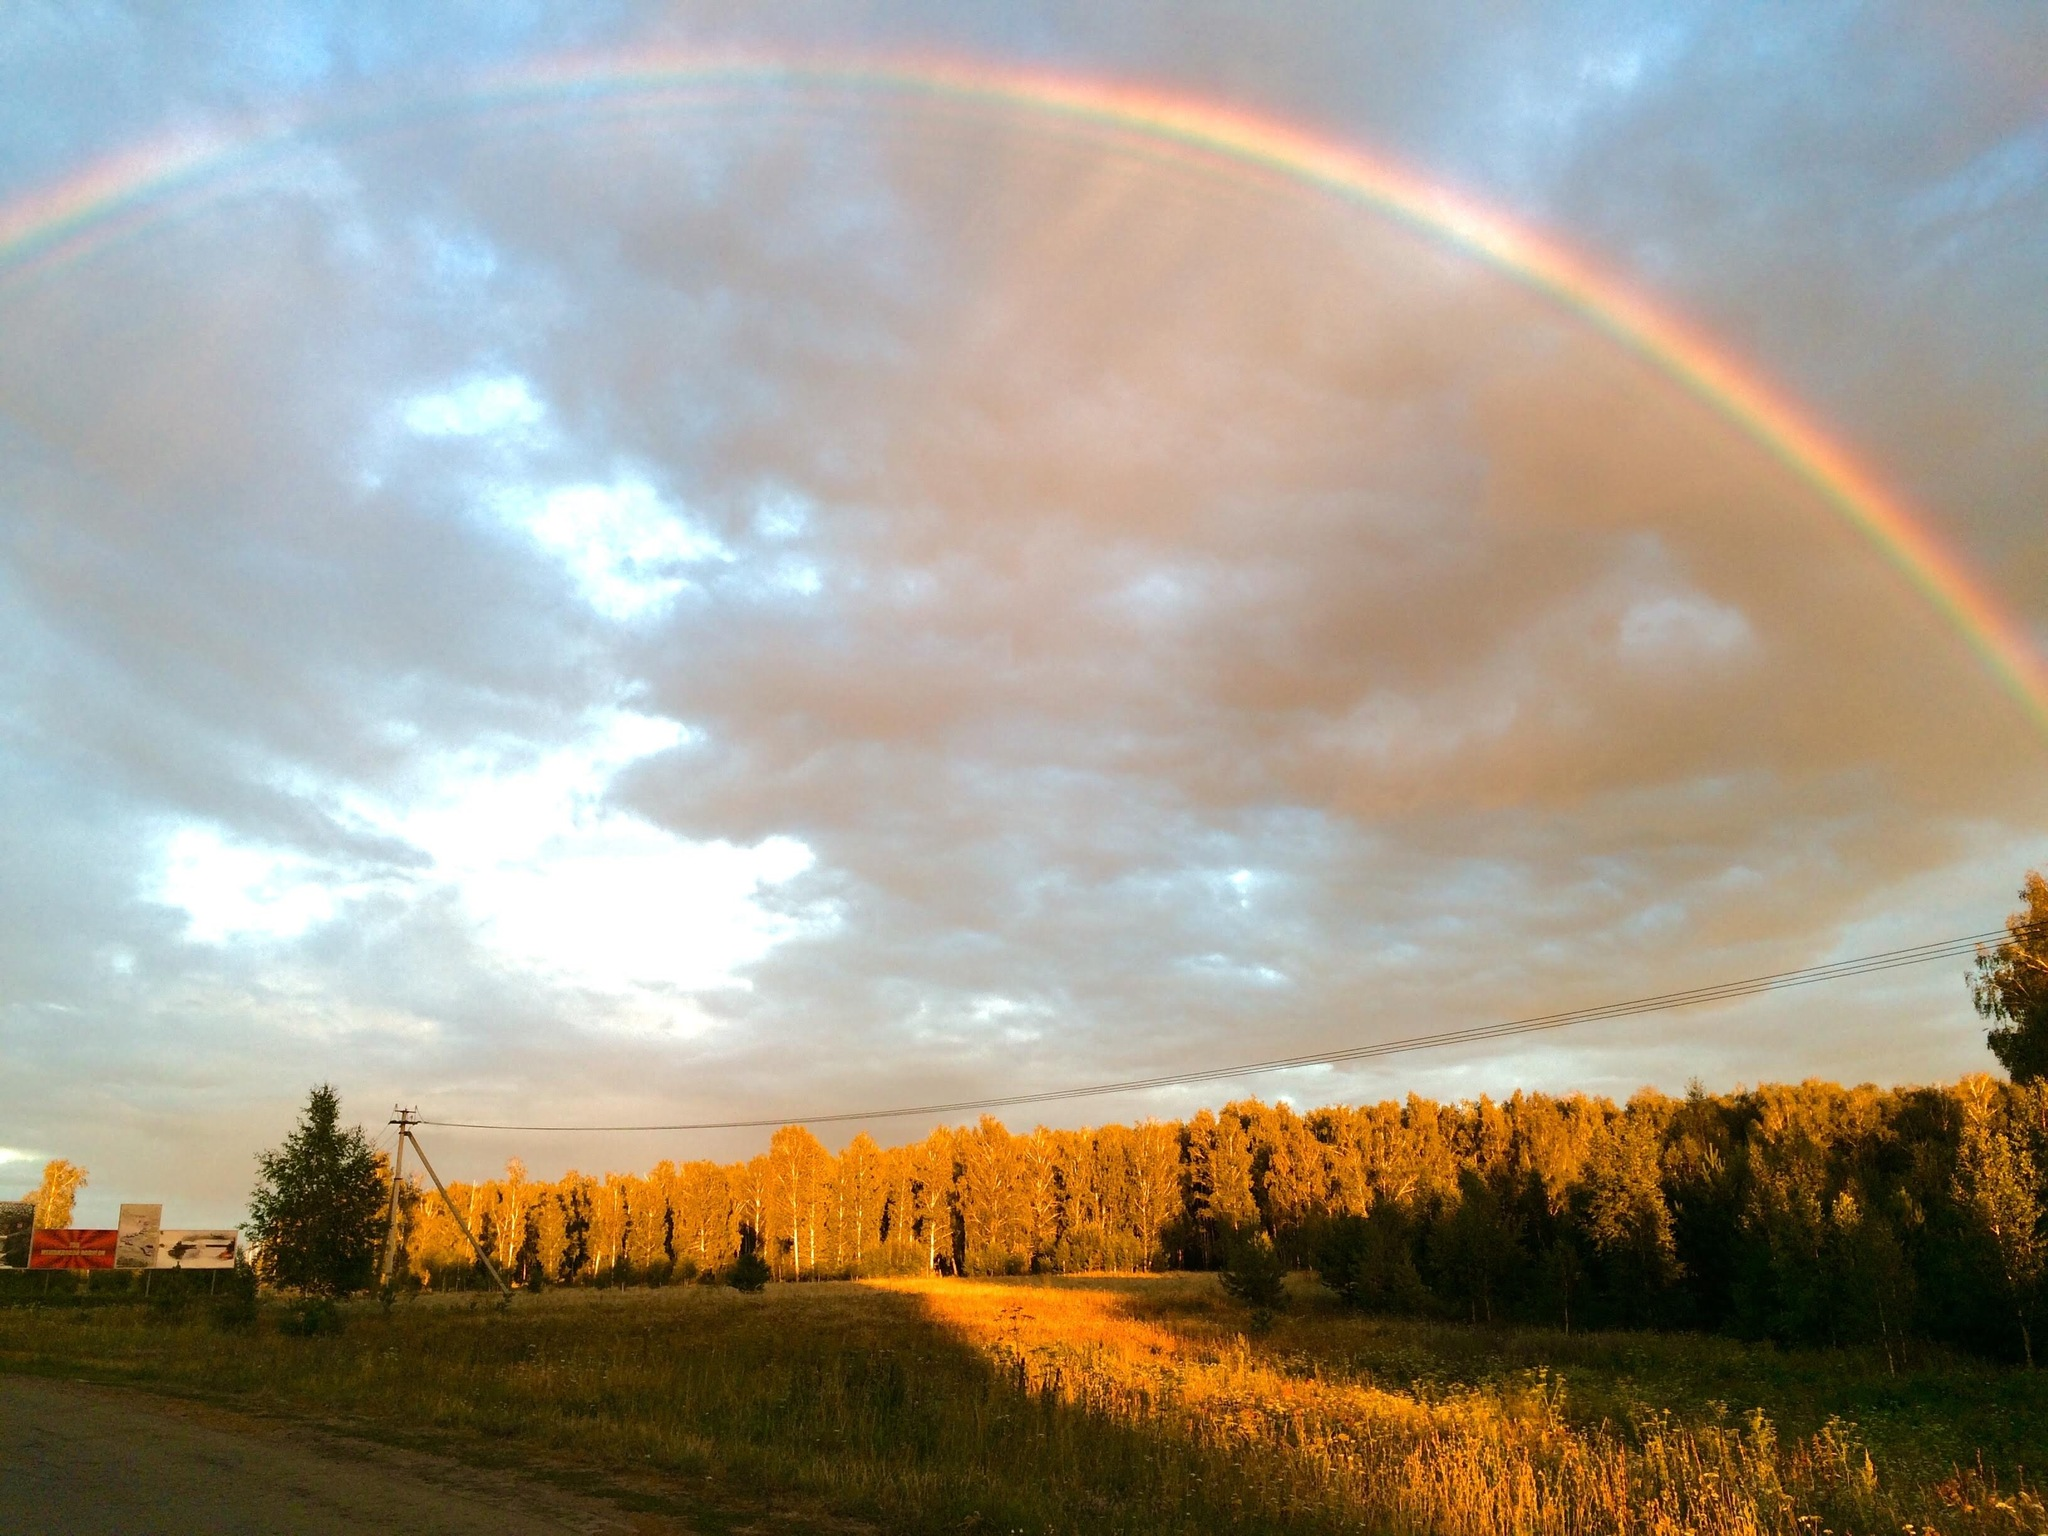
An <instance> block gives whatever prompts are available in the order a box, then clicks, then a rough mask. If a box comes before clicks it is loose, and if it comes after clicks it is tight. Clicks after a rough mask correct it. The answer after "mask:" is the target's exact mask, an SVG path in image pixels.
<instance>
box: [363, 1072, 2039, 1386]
mask: <svg viewBox="0 0 2048 1536" xmlns="http://www.w3.org/2000/svg"><path fill="white" fill-rule="evenodd" d="M2044 1169H2048V1087H2044V1086H2042V1085H2038V1084H2022V1085H2014V1084H2010V1083H2004V1082H1999V1081H1996V1080H1994V1079H1992V1078H1989V1077H1972V1078H1967V1079H1965V1080H1963V1081H1962V1082H1959V1083H1956V1084H1952V1085H1949V1086H1945V1087H1925V1088H1901V1089H1878V1088H1874V1087H1869V1086H1864V1087H1858V1088H1842V1087H1838V1086H1835V1085H1833V1084H1829V1083H1819V1082H1806V1083H1801V1084H1796V1085H1769V1086H1764V1087H1759V1088H1755V1089H1749V1090H1745V1091H1742V1092H1738V1093H1731V1094H1718V1095H1715V1094H1707V1093H1703V1092H1699V1091H1694V1092H1692V1093H1689V1094H1687V1095H1686V1096H1685V1097H1683V1098H1672V1097H1668V1096H1665V1095H1662V1094H1658V1093H1654V1092H1649V1091H1645V1092H1642V1093H1639V1094H1637V1095H1636V1096H1635V1097H1634V1098H1632V1099H1630V1100H1629V1101H1628V1102H1627V1103H1626V1104H1619V1105H1618V1104H1615V1103H1613V1102H1612V1101H1610V1100H1607V1099H1603V1098H1595V1097H1590V1096H1587V1095H1583V1094H1573V1095H1567V1096H1561V1097H1560V1096H1552V1095H1547V1094H1526V1093H1517V1094H1515V1095H1514V1096H1512V1097H1511V1098H1509V1099H1507V1100H1505V1101H1503V1102H1495V1101H1493V1100H1491V1099H1488V1098H1480V1099H1478V1100H1475V1101H1472V1102H1469V1103H1462V1104H1439V1103H1435V1102H1432V1101H1431V1100H1428V1099H1423V1098H1419V1097H1416V1096H1412V1095H1411V1096H1410V1097H1409V1098H1407V1099H1406V1100H1404V1101H1400V1102H1393V1101H1389V1102H1386V1103H1381V1104H1375V1105H1366V1106H1359V1107H1352V1106H1345V1105H1333V1106H1330V1107H1327V1108H1323V1109H1316V1110H1311V1111H1308V1112H1306V1113H1298V1112H1296V1111H1295V1110H1294V1109H1292V1108H1290V1107H1289V1106H1287V1105H1285V1104H1265V1103H1261V1102H1259V1101H1257V1100H1245V1101H1240V1102H1237V1103H1233V1104H1229V1105H1226V1106H1225V1107H1224V1108H1223V1109H1222V1110H1221V1111H1220V1112H1216V1113H1211V1112H1209V1111H1206V1110H1205V1111H1203V1112H1202V1113H1200V1114H1198V1115H1196V1116H1194V1117H1193V1118H1192V1119H1190V1120H1187V1121H1184V1122H1159V1121H1147V1122H1144V1123H1142V1124H1138V1125H1132V1126H1122V1125H1110V1126H1102V1127H1098V1128H1095V1129H1089V1130H1051V1129H1047V1128H1045V1127H1043V1126H1041V1127H1039V1128H1037V1129H1035V1130H1032V1131H1030V1132H1028V1133H1025V1134H1015V1133H1013V1132H1011V1131H1010V1130H1009V1129H1007V1128H1006V1127H1005V1126H1004V1125H1003V1124H1002V1123H1001V1122H1000V1121H998V1120H996V1119H994V1118H993V1117H988V1116H984V1117H983V1118H982V1119H981V1120H980V1122H979V1123H978V1124H975V1125H973V1126H969V1127H960V1128H940V1129H937V1130H934V1131H933V1132H931V1133H930V1134H929V1135H928V1136H926V1137H924V1138H923V1139H921V1140H919V1141H915V1142H911V1143H909V1144H907V1145H902V1146H895V1147H882V1146H879V1145H878V1144H876V1142H875V1141H874V1140H873V1139H872V1138H870V1137H869V1136H867V1135H866V1134H865V1133H863V1134H862V1135H859V1136H856V1137H855V1138H854V1139H853V1140H852V1141H851V1142H850V1143H848V1145H847V1146H846V1147H845V1148H844V1149H843V1150H842V1151H841V1152H839V1153H838V1154H837V1155H834V1154H833V1153H832V1152H831V1151H829V1150H828V1149H827V1148H826V1147H825V1146H824V1145H823V1144H822V1143H821V1142H820V1141H819V1140H818V1139H817V1137H815V1136H814V1135H812V1134H811V1132H810V1131H808V1130H806V1129H805V1128H803V1127H801V1126H785V1127H783V1128H782V1129H781V1130H778V1131H777V1132H776V1133H775V1135H774V1136H773V1138H772V1139H771V1140H770V1143H769V1146H768V1149H767V1150H766V1151H765V1152H763V1153H762V1154H761V1155H759V1156H757V1157H754V1158H751V1159H749V1160H747V1161H744V1162H735V1163H717V1162H712V1161H708V1160H697V1161H686V1162H669V1161H664V1162H661V1163H658V1164H656V1165H655V1167H654V1168H653V1169H651V1170H650V1171H648V1172H647V1173H644V1174H630V1173H627V1174H621V1173H607V1174H603V1175H589V1174H583V1173H577V1172H570V1173H567V1174H565V1175H564V1176H563V1177H562V1178H560V1179H556V1180H552V1181H540V1180H533V1179H529V1178H528V1177H527V1176H526V1174H525V1172H524V1170H523V1169H522V1168H521V1166H520V1165H519V1164H518V1163H517V1162H514V1163H512V1164H510V1165H509V1166H508V1168H507V1170H506V1175H505V1177H504V1178H501V1179H493V1180H486V1181H481V1182H477V1183H470V1184H463V1183H457V1184H452V1185H451V1186H450V1189H449V1192H450V1194H451V1196H452V1197H453V1198H454V1200H455V1201H456V1202H457V1204H458V1206H459V1207H461V1208H462V1210H463V1212H464V1215H465V1216H466V1218H467V1220H468V1223H469V1226H470V1230H471V1231H472V1232H474V1233H476V1234H477V1236H478V1239H479V1240H480V1241H481V1242H482V1243H483V1244H484V1245H485V1246H486V1248H487V1249H488V1250H489V1251H490V1252H491V1253H492V1255H493V1257H494V1259H495V1260H496V1261H497V1263H498V1264H499V1267H500V1268H501V1269H502V1270H503V1271H505V1272H506V1273H507V1274H508V1275H509V1276H513V1277H516V1278H517V1279H518V1280H519V1281H521V1282H523V1283H525V1284H528V1285H535V1284H572V1283H600V1284H602V1283H611V1284H628V1283H634V1282H647V1281H654V1282H660V1281H664V1280H673V1279H683V1278H690V1277H693V1276H716V1275H719V1274H720V1273H722V1272H723V1271H724V1270H725V1269H726V1268H727V1267H729V1266H730V1265H731V1264H732V1263H733V1262H734V1261H735V1260H736V1259H737V1258H738V1256H739V1254H740V1252H741V1251H742V1248H743V1246H750V1247H756V1248H758V1250H759V1252H760V1254H761V1256H762V1257H763V1258H764V1259H766V1260H767V1262H768V1263H769V1265H770V1266H771V1268H772V1270H773V1273H774V1275H775V1276H776V1278H778V1279H782V1280H803V1279H814V1278H815V1279H824V1278H840V1277H847V1276H857V1275H875V1274H890V1273H924V1272H934V1273H940V1274H961V1275H993V1274H1020V1273H1025V1272H1065V1273H1072V1272H1077V1271H1089V1270H1145V1269H1160V1268H1193V1269H1201V1268H1215V1267H1219V1266H1220V1265H1221V1264H1222V1263H1223V1261H1224V1259H1225V1257H1226V1255H1227V1253H1228V1251H1229V1248H1230V1245H1231V1244H1232V1243H1233V1242H1234V1241H1236V1240H1238V1239H1239V1238H1241V1237H1242V1236H1243V1235H1245V1234H1248V1233H1263V1234H1265V1235H1266V1237H1267V1238H1269V1239H1270V1242H1271V1245H1272V1247H1273V1249H1274V1250H1275V1251H1276V1252H1277V1253H1278V1254H1279V1255H1280V1256H1281V1257H1282V1258H1283V1259H1284V1260H1285V1261H1286V1262H1287V1263H1288V1264H1290V1265H1291V1266H1293V1267H1296V1268H1302V1269H1314V1270H1316V1271H1318V1272H1320V1273H1321V1274H1322V1276H1323V1278H1324V1279H1325V1280H1326V1281H1327V1282H1328V1283H1330V1284H1331V1285H1332V1286H1334V1287H1335V1288H1336V1289H1337V1290H1338V1291H1339V1292H1340V1293H1341V1294H1343V1295H1344V1296H1345V1297H1346V1298H1347V1299H1348V1300H1350V1301H1352V1302H1354V1303H1355V1304H1357V1305H1359V1306H1361V1307H1366V1308H1370V1309H1375V1310H1382V1311H1392V1312H1404V1313H1413V1314H1418V1315H1439V1316H1448V1317H1458V1318H1467V1319H1472V1320H1476V1321H1517V1322H1527V1323H1540V1324H1546V1325H1552V1326H1558V1327H1564V1328H1581V1327H1608V1326H1621V1327H1650V1328H1687V1329H1703V1330H1710V1331H1727V1332H1732V1333H1737V1334H1742V1335H1747V1336H1755V1337H1769V1338H1776V1339H1781V1340H1784V1341H1787V1342H1812V1343H1849V1342H1870V1343H1876V1344H1881V1345H1884V1346H1886V1347H1888V1348H1889V1347H1895V1346H1896V1345H1897V1344H1898V1343H1900V1342H1901V1341H1903V1340H1905V1339H1907V1338H1911V1337H1925V1338H1936V1339H1942V1340H1946V1341H1949V1342H1952V1343H1956V1344H1960V1345H1963V1346H1966V1347H1969V1348H1972V1349H1977V1350H1981V1351H1985V1352H1988V1353H1992V1354H1998V1355H2010V1356H2013V1357H2015V1358H2020V1357H2031V1354H2032V1348H2033V1332H2034V1328H2035V1324H2036V1320H2037V1318H2038V1317H2039V1316H2040V1315H2041V1313H2042V1310H2043V1305H2042V1304H2043V1302H2044V1301H2048V1295H2044V1283H2043V1259H2044V1254H2048V1243H2044V1234H2043V1231H2042V1214H2043V1209H2044V1206H2048V1185H2044V1180H2043V1176H2042V1175H2043V1170H2044ZM402 1206H403V1216H402V1223H403V1224H402V1228H401V1243H402V1249H401V1251H402V1253H403V1256H404V1262H405V1264H406V1266H407V1268H408V1270H409V1272H410V1273H411V1274H412V1275H413V1276H415V1277H416V1278H418V1279H419V1280H420V1281H422V1282H424V1283H428V1284H433V1285H448V1284H451V1283H461V1282H462V1279H463V1278H464V1277H465V1276H466V1275H467V1272H468V1269H469V1265H470V1263H471V1262H472V1261H471V1260H470V1259H469V1257H468V1253H469V1250H468V1245H467V1244H466V1243H465V1242H464V1241H463V1239H462V1237H461V1235H460V1234H459V1232H458V1231H457V1229H456V1227H455V1224H454V1222H453V1220H452V1218H451V1217H450V1216H449V1214H448V1213H447V1212H446V1210H444V1209H443V1208H442V1207H441V1206H440V1203H439V1202H438V1200H432V1199H429V1198H426V1197H424V1196H423V1194H422V1192H421V1191H420V1190H418V1189H417V1188H412V1189H409V1190H406V1191H404V1192H403V1200H402Z"/></svg>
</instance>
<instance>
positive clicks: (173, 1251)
mask: <svg viewBox="0 0 2048 1536" xmlns="http://www.w3.org/2000/svg"><path fill="white" fill-rule="evenodd" d="M239 1240H240V1234H239V1233H237V1232H236V1231H235V1229H234V1228H233V1227H218V1228H204V1229H201V1228H186V1227H171V1228H167V1229H166V1230H164V1231H162V1232H159V1233H158V1234H157V1241H156V1262H155V1263H154V1265H153V1266H152V1267H153V1268H156V1269H233V1268H234V1267H235V1244H236V1243H237V1242H238V1241H239Z"/></svg>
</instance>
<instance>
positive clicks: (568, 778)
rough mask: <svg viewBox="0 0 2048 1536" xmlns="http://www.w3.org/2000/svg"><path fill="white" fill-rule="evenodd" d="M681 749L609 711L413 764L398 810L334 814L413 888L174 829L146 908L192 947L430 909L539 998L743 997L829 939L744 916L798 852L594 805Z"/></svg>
mask: <svg viewBox="0 0 2048 1536" xmlns="http://www.w3.org/2000/svg"><path fill="white" fill-rule="evenodd" d="M689 739H690V733H689V732H688V731H687V730H686V729H685V728H684V727H682V726H681V725H680V724H679V723H678V722H676V721H673V720H665V719H660V718H657V717H653V716H648V715H640V714H634V713H631V712H626V711H613V712H607V713H605V714H603V715H602V716H600V717H599V718H597V719H596V720H595V721H593V722H592V725H591V728H590V729H589V731H588V732H587V733H586V734H585V735H584V736H583V737H582V738H581V739H580V740H578V741H575V742H573V743H572V744H570V745H568V746H564V747H559V748H555V749H552V750H535V749H533V748H532V747H530V746H527V745H524V744H520V743H501V744H497V745H494V746H486V747H479V748H475V749H471V750H466V751H463V752H459V753H455V754H452V755H449V756H447V757H444V758H441V759H437V760H431V761H428V762H426V763H424V764H423V765H422V766H421V767H420V769H419V770H418V771H417V772H416V774H415V778H416V780H417V787H416V789H415V791H414V793H413V795H412V796H411V797H410V798H408V799H406V800H404V801H400V802H393V801H389V800H380V799H378V798H375V797H372V796H368V795H365V794H362V793H361V792H358V791H348V792H344V793H342V794H341V795H340V796H338V797H336V799H337V806H338V809H339V810H340V812H341V814H342V815H343V816H344V818H345V819H346V820H348V821H352V822H354V823H355V824H356V825H358V826H359V827H361V828H362V829H364V830H365V831H368V832H371V833H374V834H377V835H379V836H383V837H387V838H391V839H394V840H396V841H399V842H403V843H405V844H407V845H409V846H411V847H413V848H415V849H417V850H418V851H419V852H420V854H421V855H423V867H422V868H420V869H418V870H388V871H384V872H382V873H375V874H363V873H357V874H355V875H353V876H350V875H345V874H344V873H342V872H340V871H338V870H337V869H335V868H334V867H333V866H331V865H323V864H321V863H320V862H319V861H317V860H314V859H310V858H307V857H305V856H303V855H299V854H295V853H291V852H288V851H284V850H279V849H275V848H266V847H261V846H255V845H250V844H243V843H237V842H234V841H232V840H231V839H229V838H228V837H226V836H225V835H223V834H222V833H221V832H220V831H218V830H217V829H213V828H208V827H197V826H186V827H181V828H179V829H178V830H176V831H175V832H174V833H173V834H172V835H171V836H170V838H169V839H168V841H167V844H166V847H165V851H164V855H163V867H162V872H161V875H160V877H159V879H158V881H157V883H156V886H155V892H154V894H155V897H156V899H157V900H159V901H162V902H164V903H165V904H167V905H170V906H174V907H177V908H179V909H181V910H183V911H184V913H185V914H186V918H187V932H188V936H189V937H190V938H191V939H193V940H194V941H195V942H199V943H206V944H226V943H230V942H233V941H236V940H240V939H246V938H260V939H268V940H285V939H293V938H297V937H300V936H302V935H304V934H306V933H307V932H308V931H309V930H311V929H313V928H314V927H315V926H316V925H318V924H320V923H323V922H327V921H330V920H332V919H333V918H334V917H336V916H337V914H339V913H340V912H341V911H342V910H343V908H344V907H345V906H346V904H348V903H349V902H351V901H362V900H366V899H369V898H371V897H377V898H379V899H382V900H384V901H387V902H388V901H394V900H395V901H398V902H400V903H402V904H413V905H417V904H419V903H422V902H429V901H432V900H434V899H436V898H437V897H438V896H439V895H441V894H443V893H445V894H447V895H450V896H452V897H453V898H455V900H456V902H457V903H458V905H459V908H460V910H461V911H462V912H463V913H465V914H466V915H467V917H468V919H469V920H470V922H471V923H472V924H473V926H474V929H475V931H476V934H477V936H478V938H479V940H480V941H481V942H482V943H483V944H484V945H485V946H487V948H488V949H489V951H490V952H491V953H492V954H493V955H494V956H495V957H496V958H497V960H498V961H499V962H500V963H501V964H503V965H505V966H507V967H509V968H511V969H512V970H515V971H519V972H522V973H527V974H530V975H533V976H534V977H536V978H538V979H541V980H543V981H547V982H551V983H556V984H560V985H563V986H568V987H573V988H579V989H583V990H587V991H592V992H597V993H603V994H609V995H626V994H630V993H634V992H636V991H639V990H643V989H649V988H653V989H660V990H665V991H667V992H670V993H686V992H697V991H705V990H715V989H722V988H744V987H745V986H746V985H747V982H746V981H745V979H744V977H743V976H741V975H740V974H739V973H740V972H741V971H743V970H744V968H745V967H747V966H749V965H751V964H753V963H754V962H756V961H758V960H760V959H761V958H762V957H763V956H764V955H766V954H767V953H768V952H769V951H770V950H771V949H773V948H774V947H775V946H776V945H778V944H780V943H782V942H784V941H786V940H788V939H790V938H793V937H796V936H798V935H800V934H804V933H815V932H820V931H823V930H824V929H826V928H829V926H830V924H831V921H832V914H831V912H830V909H829V908H827V907H821V906H817V905H815V904H814V905H812V906H810V907H807V908H804V909H801V910H792V909H790V908H788V907H787V905H786V904H785V905H781V906H778V907H776V908H773V909H771V908H769V907H766V906H764V905H762V903H761V900H760V898H761V896H762V894H763V893H764V892H768V891H771V890H774V889H775V888H777V887H780V886H784V885H786V884H787V883H788V882H789V881H791V880H792V879H794V878H795V877H797V876H798V875H801V874H803V873H804V872H805V871H807V870H809V869H810V868H812V866H813V865H814V864H815V863H816V858H815V855H814V854H813V853H812V851H811V850H810V848H808V847H807V846H806V845H805V844H804V843H803V842H801V841H800V840H798V839H796V838H792V837H787V836H769V837H766V838H762V839H760V840H758V841H756V842H753V843H737V842H733V841H730V840H726V839H720V838H713V839H702V840H697V839H690V838H685V837H680V836H677V835H676V834H674V833H671V832H668V831H666V830H664V829H662V828H659V827H657V826H654V825H653V824H651V823H650V822H648V821H647V820H645V819H644V818H642V817H640V816H638V815H635V814H633V813H631V812H629V811H625V810H622V809H619V808H618V807H616V806H615V805H613V804H612V803H611V801H610V799H609V796H610V792H611V789H612V786H613V783H614V781H615V779H616V777H617V775H618V774H619V773H620V772H621V771H623V770H624V769H626V768H628V767H630V766H632V765H633V764H635V763H638V762H641V761H643V760H644V759H646V758H649V757H651V756H653V755H655V754H657V753H660V752H663V751H667V750H669V749H671V748H673V747H676V746H678V745H680V744H682V743H684V742H686V741H688V740H689ZM693 1016H694V1015H693Z"/></svg>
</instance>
